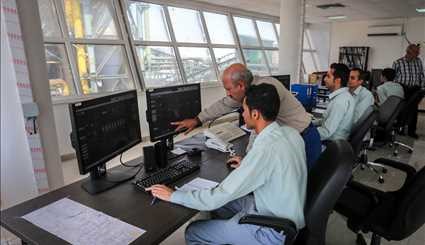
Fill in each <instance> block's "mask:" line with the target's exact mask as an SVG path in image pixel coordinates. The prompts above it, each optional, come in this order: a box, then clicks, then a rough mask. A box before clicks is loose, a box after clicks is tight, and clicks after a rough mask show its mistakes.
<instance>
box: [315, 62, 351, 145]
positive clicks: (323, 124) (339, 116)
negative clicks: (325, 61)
mask: <svg viewBox="0 0 425 245" xmlns="http://www.w3.org/2000/svg"><path fill="white" fill-rule="evenodd" d="M348 76H349V69H348V67H347V66H346V65H344V64H336V65H335V66H334V68H333V69H330V70H329V71H328V73H327V74H326V77H325V83H326V87H327V88H328V89H329V90H330V91H331V93H330V94H329V104H328V106H327V108H326V111H325V112H324V113H323V118H322V119H321V120H320V121H319V122H318V127H317V130H318V131H319V134H320V140H321V141H322V142H323V141H326V140H337V139H347V138H348V136H349V135H350V132H351V127H352V125H353V115H354V104H355V102H354V98H353V96H351V94H350V92H349V91H348V89H347V88H346V86H347V82H348Z"/></svg>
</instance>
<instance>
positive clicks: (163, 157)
mask: <svg viewBox="0 0 425 245" xmlns="http://www.w3.org/2000/svg"><path fill="white" fill-rule="evenodd" d="M167 152H168V148H167V144H166V143H165V142H164V141H160V142H158V143H156V144H155V157H156V163H157V166H158V167H159V168H164V167H166V166H167V163H168V155H167Z"/></svg>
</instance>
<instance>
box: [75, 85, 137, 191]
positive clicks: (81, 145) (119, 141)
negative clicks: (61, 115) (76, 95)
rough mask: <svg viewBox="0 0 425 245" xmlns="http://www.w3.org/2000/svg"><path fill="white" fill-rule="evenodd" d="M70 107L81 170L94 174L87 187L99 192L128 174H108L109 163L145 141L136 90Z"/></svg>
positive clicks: (85, 186) (85, 185)
mask: <svg viewBox="0 0 425 245" xmlns="http://www.w3.org/2000/svg"><path fill="white" fill-rule="evenodd" d="M69 110H70V117H71V125H72V133H71V141H72V145H73V147H74V148H75V151H76V154H77V160H78V167H79V170H80V174H86V173H90V177H91V178H90V179H91V181H88V182H85V183H83V188H84V189H85V190H86V191H88V192H89V193H98V192H101V191H103V190H106V189H109V188H112V187H113V186H115V185H117V184H118V183H119V182H120V180H124V179H125V178H127V177H128V176H127V175H126V174H123V173H122V175H120V173H115V175H112V174H106V167H105V163H106V162H107V161H109V160H111V159H112V158H114V157H115V156H117V155H119V154H121V153H122V152H124V151H126V150H128V149H130V148H131V147H133V146H135V145H136V144H138V143H140V142H141V141H142V136H141V132H140V121H139V109H138V104H137V93H136V91H135V90H133V91H128V92H123V93H118V94H113V95H108V96H104V97H100V98H95V99H90V100H85V101H81V102H76V103H72V104H70V105H69ZM111 179H114V181H108V180H111Z"/></svg>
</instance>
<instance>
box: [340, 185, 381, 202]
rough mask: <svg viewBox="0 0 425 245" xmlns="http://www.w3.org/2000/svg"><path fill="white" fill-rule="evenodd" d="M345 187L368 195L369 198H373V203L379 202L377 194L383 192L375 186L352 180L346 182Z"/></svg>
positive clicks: (379, 194)
mask: <svg viewBox="0 0 425 245" xmlns="http://www.w3.org/2000/svg"><path fill="white" fill-rule="evenodd" d="M347 187H348V188H351V189H353V190H355V191H357V192H360V193H362V194H363V195H365V196H368V197H369V198H370V199H371V200H373V202H374V203H375V205H376V204H378V203H379V196H381V195H382V194H383V192H382V191H380V190H377V189H375V188H372V187H369V186H367V185H364V184H361V183H359V182H356V181H353V180H351V181H349V182H348V183H347Z"/></svg>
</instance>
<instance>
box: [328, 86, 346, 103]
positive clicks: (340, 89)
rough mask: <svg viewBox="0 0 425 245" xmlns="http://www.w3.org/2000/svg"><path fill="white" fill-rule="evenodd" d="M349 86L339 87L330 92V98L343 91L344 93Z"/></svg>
mask: <svg viewBox="0 0 425 245" xmlns="http://www.w3.org/2000/svg"><path fill="white" fill-rule="evenodd" d="M347 90H348V88H346V87H344V88H339V89H337V90H335V91H333V92H332V93H330V94H329V99H330V100H332V99H333V98H335V97H336V96H338V95H339V94H341V93H344V92H345V91H347Z"/></svg>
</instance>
